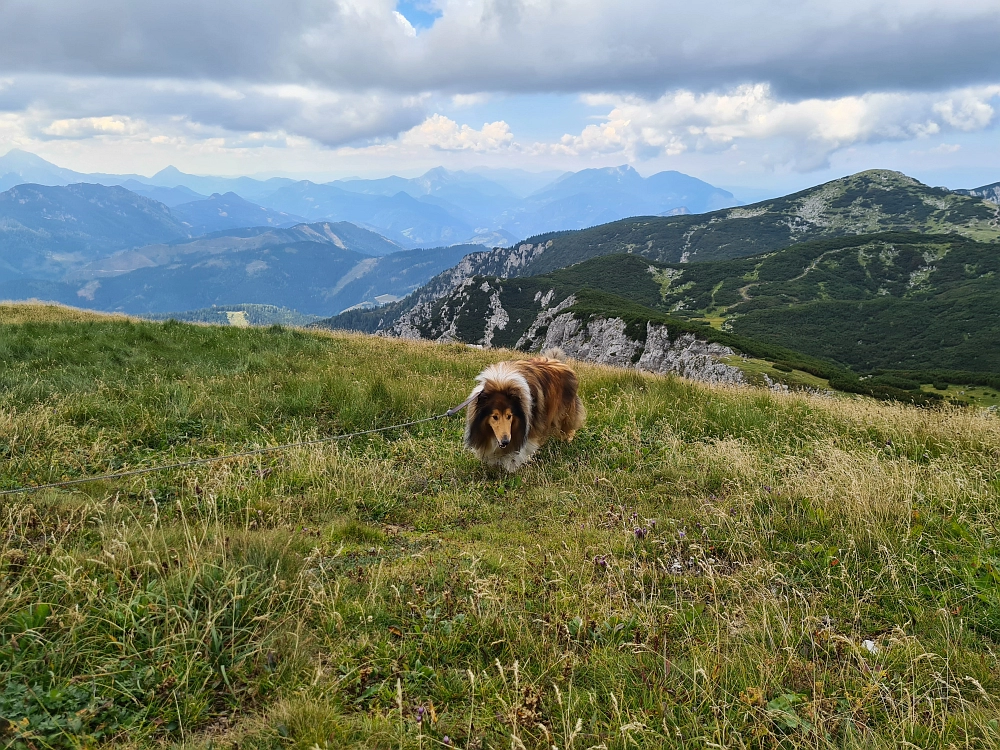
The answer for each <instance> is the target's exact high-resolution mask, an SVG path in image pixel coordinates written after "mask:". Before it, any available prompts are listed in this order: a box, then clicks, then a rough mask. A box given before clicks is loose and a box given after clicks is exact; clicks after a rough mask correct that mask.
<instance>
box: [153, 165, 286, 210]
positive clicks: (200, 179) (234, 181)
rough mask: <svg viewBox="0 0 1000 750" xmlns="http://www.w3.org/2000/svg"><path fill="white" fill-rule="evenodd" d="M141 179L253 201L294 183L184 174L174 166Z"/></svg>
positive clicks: (206, 193) (282, 179)
mask: <svg viewBox="0 0 1000 750" xmlns="http://www.w3.org/2000/svg"><path fill="white" fill-rule="evenodd" d="M141 181H143V182H146V183H148V184H150V185H156V186H158V187H176V186H177V185H183V186H184V187H186V188H190V189H191V190H193V191H195V192H196V193H200V194H202V195H212V194H213V193H223V194H225V193H236V194H237V195H239V196H240V197H242V198H245V199H246V200H248V201H253V202H255V203H259V202H260V199H261V198H263V197H264V196H266V195H269V194H271V193H273V192H274V191H275V190H278V189H280V188H282V187H285V186H286V185H293V184H295V180H291V179H288V178H287V177H272V178H271V179H269V180H255V179H253V178H252V177H204V176H200V175H193V174H185V173H184V172H181V171H180V170H179V169H177V168H176V167H166V168H164V169H161V170H160V171H159V172H157V173H156V174H154V175H153V176H152V177H148V178H147V177H144V178H141Z"/></svg>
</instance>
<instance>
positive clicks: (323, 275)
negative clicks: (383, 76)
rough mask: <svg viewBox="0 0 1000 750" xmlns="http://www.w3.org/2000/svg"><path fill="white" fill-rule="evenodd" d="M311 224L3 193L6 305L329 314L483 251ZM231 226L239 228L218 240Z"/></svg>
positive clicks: (141, 200)
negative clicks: (259, 307)
mask: <svg viewBox="0 0 1000 750" xmlns="http://www.w3.org/2000/svg"><path fill="white" fill-rule="evenodd" d="M300 221H301V220H300V219H299V218H298V217H293V216H290V215H288V214H285V213H281V212H276V211H274V210H272V209H264V208H262V207H260V206H256V205H254V204H251V203H249V202H247V201H244V200H243V199H242V198H240V197H239V196H237V195H235V194H232V193H230V194H227V195H218V194H215V195H213V196H211V197H210V198H207V199H204V200H199V201H192V202H188V203H182V204H180V205H178V206H175V207H173V208H169V207H167V206H166V205H164V204H162V203H158V202H156V201H154V200H152V199H150V198H146V197H143V196H141V195H138V194H136V193H133V192H130V191H128V190H126V189H124V188H122V187H118V186H104V185H98V184H88V183H78V184H72V185H66V186H56V187H49V186H43V185H32V184H26V185H19V186H17V187H14V188H11V189H9V190H7V191H5V192H4V193H0V298H6V299H25V298H31V297H35V298H41V299H47V300H54V301H59V302H63V303H66V304H75V305H81V306H85V307H91V308H96V309H100V310H117V311H122V312H129V313H136V314H139V313H159V312H173V311H183V310H187V309H196V308H203V307H208V306H211V305H220V304H236V303H256V304H270V305H279V306H283V307H288V308H290V309H294V310H298V311H299V312H301V313H306V314H311V315H329V314H331V313H333V312H338V311H340V310H343V309H345V308H349V307H355V306H358V305H362V306H363V305H374V304H377V303H378V302H385V301H390V300H395V299H398V298H400V297H403V296H405V295H406V294H408V293H409V292H411V291H412V290H413V289H415V288H416V287H418V286H420V285H421V284H423V283H424V282H426V281H427V280H428V279H430V278H431V277H433V276H434V275H435V274H437V273H439V272H440V271H442V270H443V269H445V268H447V267H449V266H452V265H454V264H455V263H456V262H457V261H458V260H459V259H460V258H461V257H462V256H463V255H464V254H466V253H468V252H470V251H472V250H474V249H475V246H463V245H454V246H449V247H439V248H436V249H428V250H405V251H404V249H403V248H402V247H401V246H400V245H399V244H396V243H394V242H392V241H390V240H388V239H386V238H385V237H383V236H381V235H379V234H377V233H375V232H372V231H370V230H368V229H364V228H361V227H358V226H355V225H354V224H351V223H348V222H318V223H314V224H311V225H310V224H306V223H297V222H300ZM229 224H237V225H239V226H236V227H233V228H228V229H222V230H220V231H214V232H209V231H208V230H212V229H217V228H218V227H226V226H227V225H229ZM244 224H255V225H259V224H264V225H265V226H250V227H246V226H242V225H244ZM268 224H269V225H270V226H268ZM287 224H292V225H293V226H291V227H285V226H282V225H287ZM193 235H197V236H193Z"/></svg>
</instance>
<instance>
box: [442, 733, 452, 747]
mask: <svg viewBox="0 0 1000 750" xmlns="http://www.w3.org/2000/svg"><path fill="white" fill-rule="evenodd" d="M441 744H442V745H450V744H451V737H449V736H448V735H445V736H444V737H442V738H441Z"/></svg>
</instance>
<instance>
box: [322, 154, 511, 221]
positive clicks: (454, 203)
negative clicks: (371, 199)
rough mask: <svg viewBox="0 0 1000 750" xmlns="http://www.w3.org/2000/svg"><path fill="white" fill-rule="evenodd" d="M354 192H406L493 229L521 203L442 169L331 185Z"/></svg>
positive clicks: (483, 182) (478, 178)
mask: <svg viewBox="0 0 1000 750" xmlns="http://www.w3.org/2000/svg"><path fill="white" fill-rule="evenodd" d="M329 184H331V185H334V186H336V187H339V188H342V189H343V190H348V191H350V192H356V193H365V194H367V195H384V196H393V195H396V194H397V193H400V192H403V193H406V194H407V195H409V196H410V197H412V198H416V199H417V200H421V201H424V202H426V203H430V204H432V205H436V206H440V207H441V208H444V209H445V210H446V211H449V212H450V213H452V214H453V215H454V216H456V217H457V218H461V219H463V220H465V221H468V222H469V223H471V224H474V225H479V224H484V225H487V226H490V227H491V226H492V219H493V218H494V217H495V216H496V215H497V214H500V213H502V212H503V211H504V210H506V209H507V208H510V207H511V206H513V205H515V204H516V203H517V202H518V196H516V195H515V194H514V193H512V192H511V191H510V190H508V189H507V188H505V187H503V186H502V185H500V184H498V183H496V182H493V181H492V180H490V179H487V178H486V177H483V176H482V175H479V174H476V173H473V172H452V171H450V170H447V169H444V168H442V167H437V168H436V169H431V170H429V171H428V172H426V173H424V174H423V175H421V176H420V177H415V178H413V179H403V178H401V177H387V178H385V179H381V180H345V181H337V182H332V183H329Z"/></svg>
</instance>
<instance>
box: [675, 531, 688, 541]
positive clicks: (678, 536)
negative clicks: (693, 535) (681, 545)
mask: <svg viewBox="0 0 1000 750" xmlns="http://www.w3.org/2000/svg"><path fill="white" fill-rule="evenodd" d="M686 536H687V533H685V531H684V529H681V530H680V531H678V532H677V538H678V539H683V538H684V537H686Z"/></svg>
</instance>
